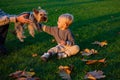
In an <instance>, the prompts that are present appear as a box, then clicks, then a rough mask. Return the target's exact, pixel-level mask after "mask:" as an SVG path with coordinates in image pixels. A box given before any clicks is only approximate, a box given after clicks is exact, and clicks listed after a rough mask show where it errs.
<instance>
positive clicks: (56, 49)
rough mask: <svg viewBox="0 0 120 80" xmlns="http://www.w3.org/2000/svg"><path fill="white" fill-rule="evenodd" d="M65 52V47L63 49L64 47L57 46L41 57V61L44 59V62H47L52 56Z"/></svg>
mask: <svg viewBox="0 0 120 80" xmlns="http://www.w3.org/2000/svg"><path fill="white" fill-rule="evenodd" d="M63 51H65V50H64V47H62V46H60V45H57V46H55V47H53V48H51V49H49V50H48V52H47V53H44V54H43V55H42V56H41V59H42V60H43V61H47V59H48V58H49V57H50V56H52V55H54V54H56V53H59V52H63Z"/></svg>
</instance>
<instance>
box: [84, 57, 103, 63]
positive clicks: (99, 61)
mask: <svg viewBox="0 0 120 80" xmlns="http://www.w3.org/2000/svg"><path fill="white" fill-rule="evenodd" d="M82 61H85V62H86V64H94V63H105V58H103V59H100V60H86V59H82Z"/></svg>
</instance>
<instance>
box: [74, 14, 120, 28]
mask: <svg viewBox="0 0 120 80" xmlns="http://www.w3.org/2000/svg"><path fill="white" fill-rule="evenodd" d="M79 20H80V19H78V21H76V22H74V23H73V24H74V25H76V26H80V27H82V26H84V25H89V24H94V23H98V22H102V21H108V22H115V21H120V12H118V13H115V14H109V15H104V16H100V17H97V18H92V19H88V20H85V21H79Z"/></svg>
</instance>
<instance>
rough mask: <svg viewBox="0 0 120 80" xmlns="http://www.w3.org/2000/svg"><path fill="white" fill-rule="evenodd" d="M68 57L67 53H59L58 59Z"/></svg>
mask: <svg viewBox="0 0 120 80" xmlns="http://www.w3.org/2000/svg"><path fill="white" fill-rule="evenodd" d="M66 57H67V54H66V53H58V59H61V58H66Z"/></svg>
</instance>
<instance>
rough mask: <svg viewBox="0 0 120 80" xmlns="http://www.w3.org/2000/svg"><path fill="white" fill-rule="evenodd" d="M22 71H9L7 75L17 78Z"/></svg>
mask: <svg viewBox="0 0 120 80" xmlns="http://www.w3.org/2000/svg"><path fill="white" fill-rule="evenodd" d="M22 73H23V71H20V70H19V71H16V72H14V73H11V74H10V75H9V76H10V77H12V78H18V77H20V76H21V74H22Z"/></svg>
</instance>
